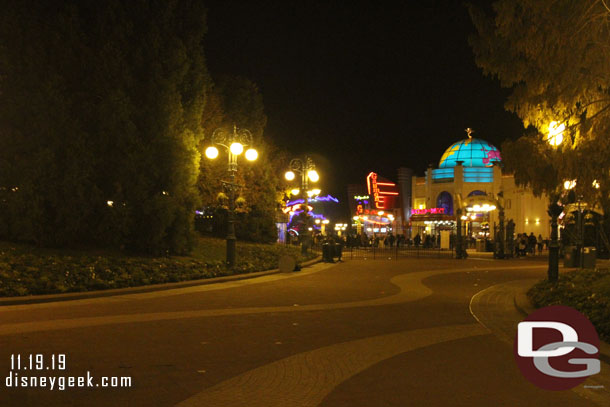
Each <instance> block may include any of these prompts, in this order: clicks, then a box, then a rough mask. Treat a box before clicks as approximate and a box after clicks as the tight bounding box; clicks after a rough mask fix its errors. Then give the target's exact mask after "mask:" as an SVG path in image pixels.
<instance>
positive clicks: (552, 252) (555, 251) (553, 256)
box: [547, 199, 563, 281]
mask: <svg viewBox="0 0 610 407" xmlns="http://www.w3.org/2000/svg"><path fill="white" fill-rule="evenodd" d="M562 211H563V208H562V207H561V206H559V205H558V204H557V200H556V199H555V200H554V202H551V204H550V205H549V210H548V213H549V215H550V216H551V241H550V242H549V268H548V272H547V274H548V279H549V281H557V278H558V277H559V241H558V237H559V233H558V231H557V218H558V217H559V215H561V212H562Z"/></svg>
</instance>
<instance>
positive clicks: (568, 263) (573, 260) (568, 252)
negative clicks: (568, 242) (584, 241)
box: [563, 246, 578, 267]
mask: <svg viewBox="0 0 610 407" xmlns="http://www.w3.org/2000/svg"><path fill="white" fill-rule="evenodd" d="M563 250H564V254H563V267H578V262H577V260H578V255H577V253H576V246H565V247H564V249H563Z"/></svg>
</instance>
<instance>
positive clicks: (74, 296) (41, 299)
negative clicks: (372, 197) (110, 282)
mask: <svg viewBox="0 0 610 407" xmlns="http://www.w3.org/2000/svg"><path fill="white" fill-rule="evenodd" d="M320 261H322V257H321V256H319V257H316V258H315V259H311V260H308V261H306V262H303V263H301V267H308V266H311V265H313V264H316V263H319V262H320ZM280 273H282V272H281V271H280V269H272V270H265V271H257V272H254V273H245V274H236V275H232V276H222V277H214V278H205V279H199V280H190V281H178V282H175V283H161V284H153V285H141V286H136V287H125V288H112V289H109V290H97V291H82V292H75V293H65V294H43V295H28V296H23V297H0V309H1V308H2V307H3V306H9V305H24V304H42V303H48V302H60V301H74V300H85V299H90V298H102V297H112V296H115V295H127V294H140V293H149V292H154V291H165V290H173V289H175V288H186V287H194V286H198V285H208V284H216V283H225V282H229V281H238V280H249V279H252V278H257V277H263V276H269V275H272V274H280ZM286 274H288V273H286Z"/></svg>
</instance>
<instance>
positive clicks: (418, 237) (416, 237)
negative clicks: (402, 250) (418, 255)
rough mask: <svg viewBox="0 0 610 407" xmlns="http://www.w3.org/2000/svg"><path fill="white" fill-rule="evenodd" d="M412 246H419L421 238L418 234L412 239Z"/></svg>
mask: <svg viewBox="0 0 610 407" xmlns="http://www.w3.org/2000/svg"><path fill="white" fill-rule="evenodd" d="M413 244H414V245H415V246H419V245H420V244H421V236H420V235H419V233H418V234H416V235H415V237H414V238H413Z"/></svg>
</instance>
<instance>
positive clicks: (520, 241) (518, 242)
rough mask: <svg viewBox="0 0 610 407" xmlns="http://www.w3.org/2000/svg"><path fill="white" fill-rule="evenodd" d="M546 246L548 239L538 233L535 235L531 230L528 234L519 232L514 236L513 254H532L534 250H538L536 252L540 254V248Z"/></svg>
mask: <svg viewBox="0 0 610 407" xmlns="http://www.w3.org/2000/svg"><path fill="white" fill-rule="evenodd" d="M547 246H548V239H543V238H542V235H540V234H539V235H538V237H536V236H535V235H534V232H531V233H530V234H529V236H528V234H527V233H519V234H517V236H516V237H515V256H516V257H520V256H522V257H525V256H526V255H527V254H531V255H534V254H536V250H538V254H542V250H544V249H546V248H547Z"/></svg>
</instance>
